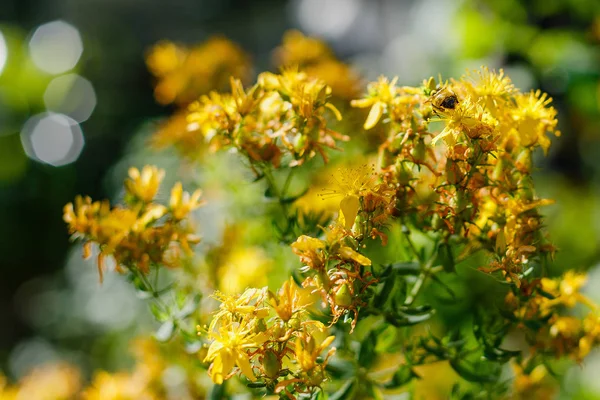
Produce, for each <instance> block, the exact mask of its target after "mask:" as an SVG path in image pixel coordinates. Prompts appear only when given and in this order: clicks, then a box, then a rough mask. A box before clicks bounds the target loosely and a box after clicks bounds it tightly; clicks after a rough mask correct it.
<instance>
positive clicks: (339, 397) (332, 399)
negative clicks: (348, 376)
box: [329, 380, 356, 400]
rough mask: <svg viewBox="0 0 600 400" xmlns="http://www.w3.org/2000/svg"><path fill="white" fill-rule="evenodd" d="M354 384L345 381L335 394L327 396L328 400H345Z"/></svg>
mask: <svg viewBox="0 0 600 400" xmlns="http://www.w3.org/2000/svg"><path fill="white" fill-rule="evenodd" d="M355 383H356V381H355V380H349V381H346V383H344V384H343V385H342V387H341V388H339V389H338V391H337V392H335V393H334V394H332V395H331V396H329V400H345V399H348V398H350V393H351V392H352V390H353V389H354V385H355Z"/></svg>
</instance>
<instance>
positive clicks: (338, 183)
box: [321, 165, 377, 229]
mask: <svg viewBox="0 0 600 400" xmlns="http://www.w3.org/2000/svg"><path fill="white" fill-rule="evenodd" d="M336 175H337V176H336ZM376 179H377V176H376V175H375V174H374V173H373V169H372V168H369V167H367V166H366V165H363V166H361V167H358V168H340V169H338V171H337V174H334V175H333V176H332V180H331V188H328V189H324V190H323V193H322V195H321V196H323V197H327V198H332V197H342V199H341V200H340V210H341V211H342V214H343V216H344V226H345V228H346V229H352V226H353V225H354V222H355V220H356V216H357V215H358V211H359V209H360V199H361V198H362V197H363V196H365V195H366V194H367V193H368V192H371V191H374V190H375V189H376V187H377V183H376Z"/></svg>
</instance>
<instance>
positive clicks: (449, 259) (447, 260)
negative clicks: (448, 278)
mask: <svg viewBox="0 0 600 400" xmlns="http://www.w3.org/2000/svg"><path fill="white" fill-rule="evenodd" d="M438 260H439V263H440V264H442V267H444V271H446V272H448V273H452V272H456V263H455V262H454V255H453V254H452V247H450V244H449V243H440V246H439V248H438Z"/></svg>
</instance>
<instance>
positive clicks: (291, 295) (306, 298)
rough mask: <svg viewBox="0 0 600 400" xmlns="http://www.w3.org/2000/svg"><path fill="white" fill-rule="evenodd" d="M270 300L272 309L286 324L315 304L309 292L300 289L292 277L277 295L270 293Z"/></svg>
mask: <svg viewBox="0 0 600 400" xmlns="http://www.w3.org/2000/svg"><path fill="white" fill-rule="evenodd" d="M269 299H270V301H269V302H270V304H271V307H273V308H274V309H275V312H277V315H278V316H279V318H281V319H282V320H283V321H284V322H288V321H289V320H290V319H291V318H292V317H294V316H295V315H296V314H298V313H301V312H303V311H304V310H305V309H306V308H307V307H308V306H310V305H311V304H312V303H313V299H312V298H311V295H310V293H309V292H308V290H305V289H303V288H301V287H299V286H298V285H297V284H296V282H294V279H293V278H292V277H290V279H288V280H287V281H285V282H284V283H283V286H282V287H281V289H279V290H278V291H277V293H276V294H273V293H271V292H269Z"/></svg>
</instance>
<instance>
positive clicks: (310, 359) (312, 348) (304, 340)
mask: <svg viewBox="0 0 600 400" xmlns="http://www.w3.org/2000/svg"><path fill="white" fill-rule="evenodd" d="M334 339H335V336H328V337H327V338H325V339H324V340H323V341H322V342H321V344H317V340H316V339H315V338H314V336H313V335H304V336H300V337H298V338H297V339H296V347H295V350H294V353H295V355H296V361H297V362H298V365H299V367H300V369H301V370H302V371H304V372H310V371H312V370H313V369H314V368H315V366H316V365H317V358H318V357H319V356H320V355H321V353H323V351H324V350H325V349H326V348H327V347H329V345H330V344H331V343H332V342H333V340H334ZM333 353H335V347H334V348H332V349H330V350H329V352H328V354H327V357H326V358H325V363H326V361H327V359H328V358H329V357H330V356H331V355H333Z"/></svg>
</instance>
